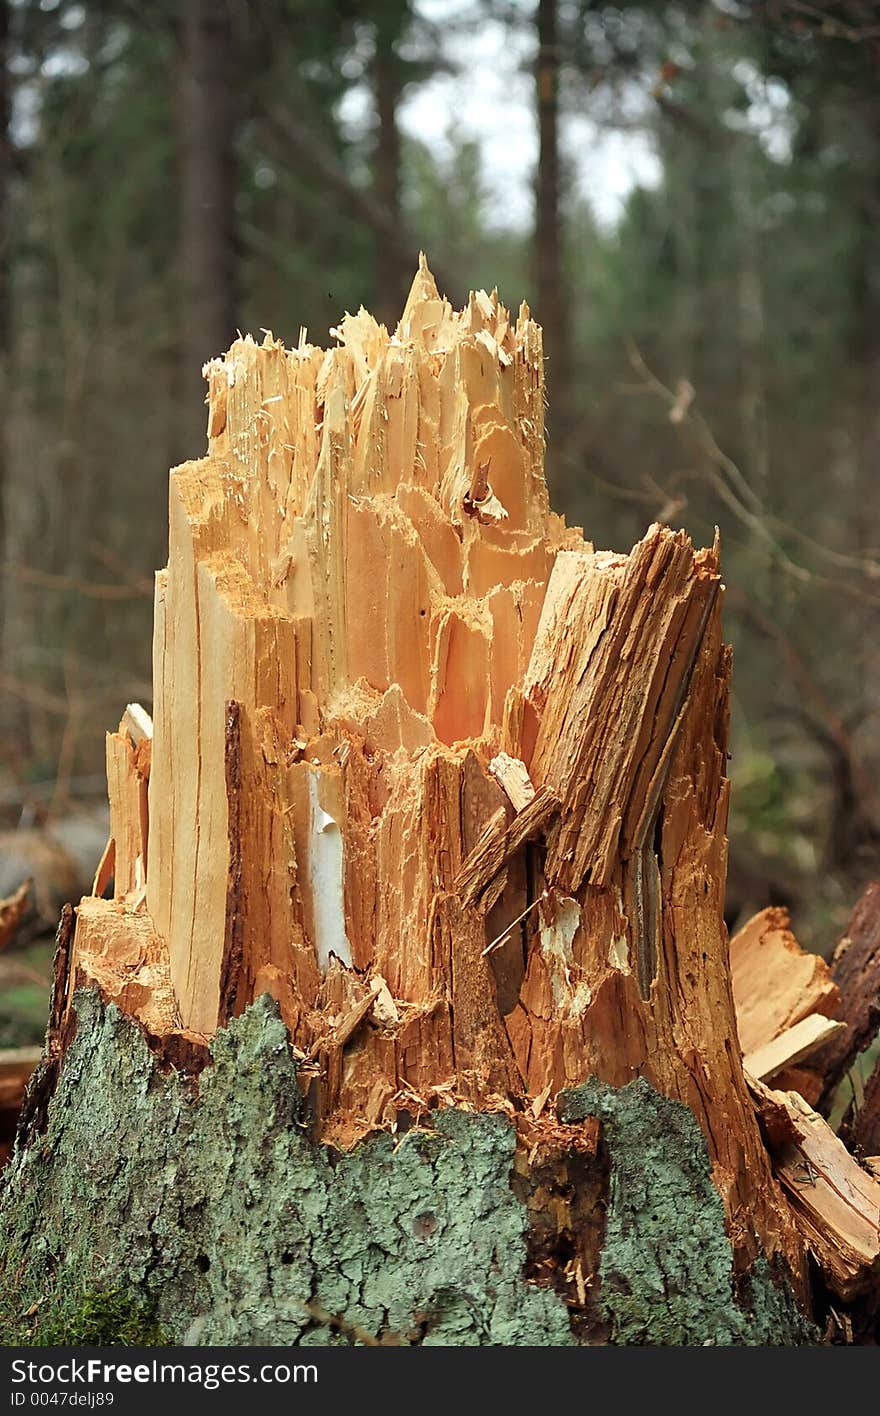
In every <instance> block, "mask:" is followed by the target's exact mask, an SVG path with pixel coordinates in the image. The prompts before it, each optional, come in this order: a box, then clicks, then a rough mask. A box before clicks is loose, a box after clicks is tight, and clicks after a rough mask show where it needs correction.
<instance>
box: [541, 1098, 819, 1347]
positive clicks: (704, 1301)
mask: <svg viewBox="0 0 880 1416" xmlns="http://www.w3.org/2000/svg"><path fill="white" fill-rule="evenodd" d="M561 1115H562V1117H563V1119H564V1120H566V1121H579V1120H582V1119H584V1118H585V1117H587V1116H598V1117H600V1119H601V1121H602V1125H603V1129H604V1133H605V1137H606V1140H607V1144H608V1152H609V1157H610V1164H611V1180H610V1193H609V1201H608V1211H607V1216H606V1227H605V1242H604V1245H603V1248H602V1257H601V1260H600V1284H599V1307H600V1310H601V1312H602V1316H603V1317H604V1319H605V1320H606V1322H608V1323H609V1324H610V1326H611V1334H612V1336H611V1340H612V1341H613V1342H615V1343H653V1344H664V1345H675V1346H681V1345H687V1346H694V1345H703V1344H720V1345H730V1344H741V1343H748V1344H757V1345H791V1344H797V1343H802V1342H812V1341H815V1339H816V1334H815V1332H814V1331H813V1330H812V1329H811V1327H810V1325H809V1324H808V1323H806V1322H805V1321H804V1319H803V1317H802V1316H801V1314H800V1312H799V1310H798V1307H797V1304H796V1303H795V1300H794V1298H793V1296H792V1293H791V1290H790V1288H789V1287H788V1285H787V1284H786V1283H785V1282H783V1281H780V1282H778V1283H777V1282H775V1281H774V1278H773V1276H772V1275H771V1273H770V1269H769V1266H768V1264H767V1263H766V1261H764V1260H759V1262H758V1263H757V1264H756V1265H755V1266H754V1268H753V1270H752V1273H751V1276H750V1278H749V1279H748V1280H747V1281H746V1282H745V1283H744V1284H743V1285H742V1286H741V1293H740V1302H737V1301H736V1296H735V1292H734V1272H733V1254H732V1250H731V1246H730V1242H729V1240H728V1237H727V1233H726V1230H725V1223H724V1208H723V1206H722V1203H721V1199H720V1196H719V1194H718V1191H717V1190H716V1189H715V1186H714V1185H713V1183H712V1174H711V1169H710V1164H709V1154H708V1150H707V1148H706V1141H705V1138H704V1137H703V1134H702V1132H701V1130H700V1128H699V1126H698V1125H697V1123H696V1120H695V1119H694V1116H693V1115H692V1113H691V1112H690V1111H689V1110H688V1109H687V1107H686V1106H682V1105H681V1103H680V1102H677V1101H670V1100H669V1098H668V1097H664V1096H660V1095H659V1093H658V1092H656V1091H655V1090H654V1089H653V1087H651V1086H650V1085H649V1084H648V1082H646V1081H645V1080H644V1079H639V1080H638V1081H634V1082H631V1083H630V1084H629V1085H628V1086H626V1087H621V1088H620V1089H619V1090H618V1089H615V1088H613V1087H608V1086H605V1085H603V1084H602V1083H599V1082H595V1081H591V1082H588V1083H586V1084H585V1085H584V1086H582V1087H577V1088H575V1089H574V1090H572V1091H568V1092H565V1093H563V1096H562V1098H561Z"/></svg>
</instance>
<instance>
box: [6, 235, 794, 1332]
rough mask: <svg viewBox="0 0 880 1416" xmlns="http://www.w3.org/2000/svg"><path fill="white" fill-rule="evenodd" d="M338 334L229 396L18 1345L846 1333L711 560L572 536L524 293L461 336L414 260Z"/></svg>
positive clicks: (182, 588)
mask: <svg viewBox="0 0 880 1416" xmlns="http://www.w3.org/2000/svg"><path fill="white" fill-rule="evenodd" d="M332 334H333V337H334V340H335V345H334V347H332V348H331V349H329V350H327V351H324V350H322V349H319V348H316V347H314V346H312V345H310V344H308V343H306V341H305V337H304V336H303V337H302V338H301V340H300V343H299V344H298V345H297V347H296V348H293V349H289V350H288V349H285V348H284V346H283V345H282V344H281V343H280V342H279V341H277V340H276V339H274V338H273V337H272V336H271V335H267V336H266V338H265V339H264V341H263V343H262V344H256V343H255V342H254V341H253V340H252V339H250V338H244V339H239V340H237V341H236V343H235V344H234V345H233V346H232V348H231V349H230V351H229V353H228V354H227V355H226V356H225V358H222V359H215V360H212V361H211V363H209V364H208V365H207V366H206V369H205V373H206V377H207V382H208V408H209V412H208V453H207V456H206V457H205V458H203V459H201V460H200V461H197V462H191V463H187V464H185V465H184V466H182V467H179V468H177V469H176V470H175V471H174V472H173V473H172V475H171V484H170V508H169V561H168V567H167V569H166V570H164V571H161V572H160V573H159V575H158V576H157V582H156V602H155V633H154V656H153V663H154V713H153V721H152V722H151V721H150V719H149V717H148V716H147V715H146V714H145V713H144V712H143V710H139V709H137V708H136V707H135V706H130V707H129V709H128V710H127V711H126V714H125V716H124V717H123V720H122V723H121V725H120V729H119V731H118V732H117V733H114V734H111V735H109V737H108V782H109V795H110V808H111V823H112V839H111V842H110V843H109V845H108V850H107V852H106V853H105V858H104V861H103V862H102V867H101V869H100V870H99V872H98V878H97V880H96V885H95V893H94V895H93V896H91V897H88V898H86V899H84V900H83V901H82V902H81V904H80V906H79V908H78V910H77V912H76V919H75V923H74V920H73V917H72V916H71V915H70V914H69V913H68V914H67V915H66V916H65V919H64V920H63V921H62V927H61V931H60V935H59V950H58V960H57V977H56V996H55V1001H54V1005H53V1017H52V1021H51V1025H50V1032H49V1037H48V1042H47V1051H46V1057H45V1060H44V1063H43V1066H42V1068H41V1069H40V1072H39V1075H38V1076H37V1077H36V1079H35V1081H34V1083H33V1084H32V1088H31V1092H30V1095H29V1101H28V1104H27V1107H26V1111H25V1115H24V1118H23V1122H22V1129H21V1134H20V1137H19V1144H18V1149H17V1153H16V1156H15V1159H14V1160H13V1162H12V1165H11V1167H10V1169H9V1171H8V1173H7V1178H6V1182H5V1189H4V1196H3V1201H2V1208H0V1233H2V1237H3V1251H4V1258H3V1282H4V1285H5V1292H4V1299H3V1308H4V1311H5V1312H6V1314H7V1321H9V1315H10V1313H11V1312H12V1311H13V1310H14V1311H15V1312H18V1313H23V1312H26V1311H27V1310H28V1308H29V1307H31V1306H32V1305H33V1304H34V1303H37V1304H40V1305H42V1306H41V1307H39V1308H38V1309H37V1310H36V1316H32V1317H31V1318H30V1319H29V1320H28V1322H29V1324H30V1328H29V1330H30V1331H31V1333H32V1335H33V1336H35V1337H36V1338H39V1336H40V1334H41V1332H46V1331H50V1330H51V1331H52V1332H54V1333H56V1334H57V1331H58V1326H57V1325H58V1323H59V1322H61V1323H62V1324H63V1323H64V1322H70V1323H74V1322H75V1314H76V1305H77V1303H78V1302H79V1301H80V1300H81V1297H82V1295H83V1294H86V1293H92V1292H101V1291H104V1292H106V1291H112V1292H114V1293H118V1292H122V1293H125V1294H129V1295H131V1301H132V1303H133V1304H135V1307H136V1308H137V1310H138V1311H143V1312H144V1313H147V1312H149V1315H150V1317H149V1321H150V1323H157V1324H158V1325H159V1327H160V1329H161V1331H163V1332H165V1333H166V1334H167V1335H168V1336H169V1337H170V1338H173V1339H174V1340H176V1341H187V1342H204V1343H219V1342H227V1343H252V1342H259V1343H275V1342H277V1343H284V1344H289V1343H297V1342H302V1343H319V1342H363V1343H379V1342H397V1343H442V1342H447V1343H448V1342H462V1343H505V1344H535V1343H572V1342H597V1341H611V1342H642V1343H644V1342H674V1343H699V1344H701V1343H707V1342H724V1343H728V1342H754V1343H768V1342H796V1341H806V1340H811V1336H812V1333H813V1329H812V1328H811V1326H810V1323H809V1315H810V1299H809V1282H808V1264H807V1244H806V1242H805V1239H804V1236H803V1233H802V1232H801V1230H799V1229H798V1227H797V1226H796V1224H795V1222H794V1220H793V1217H792V1209H791V1205H790V1203H789V1199H788V1197H787V1195H786V1193H785V1191H784V1190H783V1188H782V1187H781V1186H780V1184H779V1183H778V1181H777V1179H776V1178H775V1176H774V1173H773V1169H772V1166H771V1159H770V1155H769V1153H768V1149H767V1146H766V1145H765V1141H764V1139H763V1138H762V1134H761V1131H760V1130H759V1125H758V1121H757V1118H756V1112H755V1104H754V1103H753V1101H752V1099H751V1098H750V1095H749V1092H748V1090H747V1087H746V1082H745V1079H744V1075H743V1068H742V1057H741V1052H740V1048H739V1045H738V1041H737V1030H736V1019H735V1015H734V1003H733V995H732V988H731V978H730V968H729V959H728V945H727V937H726V933H725V928H724V923H723V915H722V906H723V895H724V881H725V870H726V849H727V843H726V837H725V827H726V816H727V804H728V782H727V778H726V776H725V765H726V747H727V718H728V683H729V675H730V653H729V650H728V648H727V647H726V646H725V645H724V644H723V642H722V636H721V605H722V596H723V587H722V585H721V579H720V569H719V549H718V545H717V544H716V545H714V546H712V547H709V548H706V549H703V550H695V549H694V548H693V546H692V545H691V543H690V541H689V540H688V538H687V537H686V536H685V535H684V534H683V533H681V532H673V531H671V530H669V529H668V528H667V527H665V526H660V525H655V526H652V527H651V528H650V529H649V531H648V532H647V534H646V536H645V537H644V539H643V540H641V541H640V542H639V543H638V544H637V545H636V546H635V547H634V548H633V549H632V551H631V552H630V554H629V555H622V554H615V553H611V552H607V551H598V552H597V551H595V550H594V549H593V547H592V546H591V545H590V544H589V543H588V542H586V541H585V540H584V538H583V535H582V533H581V531H580V530H577V529H571V528H568V527H566V525H565V523H564V521H563V520H562V519H561V518H560V517H559V516H557V515H555V514H554V513H553V512H552V511H551V510H550V509H549V504H548V495H547V488H546V485H545V482H544V476H543V442H544V432H543V415H544V389H543V370H542V354H541V334H540V330H539V328H538V327H537V326H536V324H535V323H534V321H533V320H532V319H531V317H530V315H529V311H528V309H527V308H526V307H525V306H523V307H522V308H521V310H520V312H519V315H518V317H517V318H516V320H513V319H511V317H510V316H509V315H508V312H507V311H506V310H505V308H504V306H503V305H502V304H501V303H500V301H499V300H498V297H497V294H495V293H494V292H493V294H492V295H486V293H485V292H479V293H477V294H475V295H472V296H471V298H470V301H469V303H468V305H467V306H466V308H465V309H464V310H462V311H460V312H455V311H453V310H452V308H451V307H450V306H449V304H448V303H447V302H446V301H445V300H443V299H442V298H441V297H440V296H439V294H438V292H437V289H436V287H435V284H434V281H433V279H432V277H431V275H430V272H429V271H428V269H427V266H426V265H425V264H424V262H423V263H422V265H421V268H420V270H419V272H418V274H417V276H416V279H415V282H414V285H413V288H412V291H411V294H410V296H409V299H408V301H407V304H406V306H405V309H404V312H403V315H402V318H401V321H400V324H399V325H398V327H397V330H396V333H395V334H394V335H391V336H390V335H389V334H388V332H387V331H386V330H385V329H384V328H383V327H382V326H379V325H377V324H376V322H375V321H374V320H373V319H372V318H371V316H370V315H368V314H367V313H366V312H365V311H363V310H361V311H360V312H359V313H358V314H357V315H355V316H350V315H347V316H346V317H345V319H344V320H343V321H342V322H341V324H340V326H339V328H338V329H336V330H333V331H332ZM111 881H112V882H113V892H112V893H113V898H104V896H106V895H108V894H109V893H110V884H111ZM138 1305H140V1306H138ZM47 1314H51V1315H52V1317H51V1321H50V1318H49V1317H48V1316H47ZM52 1323H54V1324H55V1326H54V1327H52Z"/></svg>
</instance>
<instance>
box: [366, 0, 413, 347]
mask: <svg viewBox="0 0 880 1416" xmlns="http://www.w3.org/2000/svg"><path fill="white" fill-rule="evenodd" d="M407 9H408V6H407V4H406V3H403V4H400V3H398V0H386V3H385V5H384V6H383V8H382V13H381V14H380V15H379V17H378V19H377V21H376V32H375V39H376V53H375V57H374V59H373V101H374V103H375V110H376V113H375V121H376V148H375V154H374V159H373V187H374V190H375V193H376V196H377V198H378V200H379V203H380V205H381V208H382V210H383V212H384V214H385V215H386V216H387V218H388V221H389V223H390V224H391V225H392V226H393V229H394V231H395V232H400V233H401V235H402V232H403V218H402V214H401V207H400V197H401V147H400V130H399V128H398V126H397V109H398V105H399V103H400V98H401V94H402V92H403V84H402V82H401V67H400V59H399V57H398V55H397V51H396V48H395V45H396V41H397V38H398V36H399V34H400V31H401V28H402V26H403V24H404V22H405V19H406V12H407ZM401 245H402V242H401V240H400V239H399V238H398V239H392V240H390V241H385V240H382V239H381V238H380V239H378V240H377V242H376V313H377V315H378V317H379V319H380V320H382V321H384V322H385V323H386V324H388V325H389V327H390V326H391V322H392V321H394V320H396V319H397V316H398V314H399V313H400V309H401V306H402V304H403V300H404V298H405V295H406V282H407V280H408V279H409V278H411V276H412V271H411V268H410V267H409V264H408V263H405V262H404V261H403V259H402V257H401Z"/></svg>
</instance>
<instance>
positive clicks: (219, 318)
mask: <svg viewBox="0 0 880 1416" xmlns="http://www.w3.org/2000/svg"><path fill="white" fill-rule="evenodd" d="M234 60H235V39H234V32H233V17H232V5H231V0H187V5H186V15H185V21H184V54H183V80H182V86H181V105H180V118H181V158H182V169H181V186H182V213H181V215H182V277H183V285H184V298H185V309H186V318H185V321H184V331H185V332H184V338H183V349H182V358H183V368H184V377H183V398H182V409H183V415H182V416H183V419H184V422H183V431H184V434H185V436H187V437H188V436H190V435H191V433H192V432H194V423H193V415H192V410H193V409H198V408H199V407H200V405H201V404H203V402H204V382H203V380H202V377H201V368H202V365H203V364H204V362H205V359H206V357H209V356H210V355H212V354H218V353H220V351H221V350H223V349H225V348H227V347H228V345H229V342H230V340H231V339H232V337H233V335H234V334H235V328H236V236H235V150H234V149H235V134H236V124H237V103H236V96H235V95H236V76H235V64H234ZM203 420H204V415H203V414H201V413H199V414H198V428H199V435H200V436H201V434H202V430H203V427H204V421H203ZM193 450H194V449H193V448H192V445H191V444H190V445H189V446H185V447H181V448H180V449H179V455H180V456H183V455H185V453H186V452H187V451H193Z"/></svg>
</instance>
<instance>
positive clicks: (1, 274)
mask: <svg viewBox="0 0 880 1416" xmlns="http://www.w3.org/2000/svg"><path fill="white" fill-rule="evenodd" d="M9 87H10V86H9V4H8V0H0V407H3V408H6V407H7V400H8V396H9V357H10V336H11V328H10V326H11V310H10V288H9V197H10V186H11V180H12V144H11V139H10V134H9V124H10V117H11V97H10V92H9ZM6 463H7V446H6V420H5V418H4V420H3V427H2V429H0V564H2V563H3V562H5V560H6ZM5 607H6V592H5V585H4V582H3V578H2V576H0V646H2V645H3V642H4V638H5V635H4V624H5V617H6V608H5Z"/></svg>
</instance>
